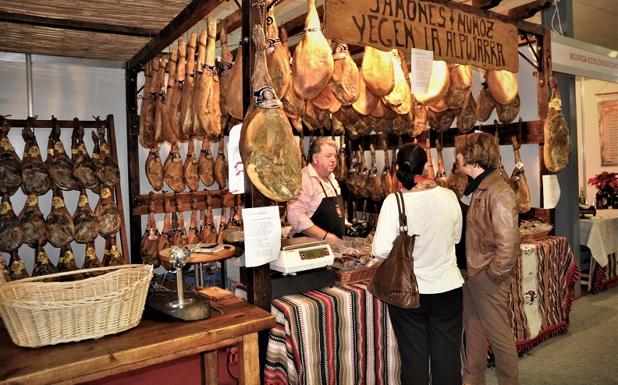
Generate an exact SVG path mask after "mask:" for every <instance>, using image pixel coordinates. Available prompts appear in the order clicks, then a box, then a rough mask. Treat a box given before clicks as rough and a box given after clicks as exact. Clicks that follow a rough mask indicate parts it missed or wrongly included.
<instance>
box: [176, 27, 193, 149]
mask: <svg viewBox="0 0 618 385" xmlns="http://www.w3.org/2000/svg"><path fill="white" fill-rule="evenodd" d="M196 46H197V35H196V34H195V32H193V33H191V37H190V39H189V46H188V48H187V60H186V61H187V65H186V67H185V78H184V79H185V80H184V84H183V86H182V96H181V98H180V130H181V131H182V136H183V137H187V138H190V137H193V135H194V132H193V92H194V89H195V73H194V71H195V47H196Z"/></svg>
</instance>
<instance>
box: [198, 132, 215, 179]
mask: <svg viewBox="0 0 618 385" xmlns="http://www.w3.org/2000/svg"><path fill="white" fill-rule="evenodd" d="M197 162H198V173H199V176H200V179H201V180H202V183H204V184H205V185H206V187H210V186H212V185H213V184H214V183H215V160H214V158H213V157H212V152H211V151H210V141H209V140H208V138H207V137H206V138H204V139H203V140H202V151H200V157H199V159H198V161H197Z"/></svg>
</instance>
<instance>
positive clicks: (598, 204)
mask: <svg viewBox="0 0 618 385" xmlns="http://www.w3.org/2000/svg"><path fill="white" fill-rule="evenodd" d="M603 196H604V194H603V190H601V189H598V190H597V194H596V196H595V206H596V208H597V210H601V209H602V208H603Z"/></svg>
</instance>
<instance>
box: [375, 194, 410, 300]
mask: <svg viewBox="0 0 618 385" xmlns="http://www.w3.org/2000/svg"><path fill="white" fill-rule="evenodd" d="M395 196H396V198H397V208H398V210H399V235H397V238H395V240H394V241H393V248H392V249H391V252H390V254H389V255H388V258H386V260H384V261H383V262H382V264H381V265H380V266H379V267H378V268H377V269H376V271H375V273H374V275H373V278H372V279H371V281H370V282H369V284H368V285H367V290H368V291H369V292H370V293H371V294H373V295H374V296H376V297H378V298H379V299H381V300H382V301H383V302H386V303H388V304H391V305H395V306H398V307H401V308H404V309H416V308H418V307H419V306H420V302H419V300H420V298H419V292H418V283H417V282H416V276H415V275H414V259H413V258H412V251H413V250H414V240H415V238H416V237H417V235H408V225H407V219H406V210H405V206H404V203H403V194H402V193H401V192H397V194H396V195H395Z"/></svg>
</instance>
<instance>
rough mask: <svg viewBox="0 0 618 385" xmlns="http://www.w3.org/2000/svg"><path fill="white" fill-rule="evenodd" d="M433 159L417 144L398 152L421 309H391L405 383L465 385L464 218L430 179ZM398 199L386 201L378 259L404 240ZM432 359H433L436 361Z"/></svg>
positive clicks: (450, 195)
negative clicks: (458, 251) (460, 251)
mask: <svg viewBox="0 0 618 385" xmlns="http://www.w3.org/2000/svg"><path fill="white" fill-rule="evenodd" d="M426 163H427V155H426V154H425V150H424V149H423V148H421V147H420V146H418V145H416V144H406V145H404V146H402V147H401V148H400V149H399V152H398V153H397V178H398V179H399V182H401V184H402V185H403V198H404V204H405V209H406V216H407V220H408V223H407V224H408V234H410V235H418V236H417V237H416V239H415V243H414V251H413V254H412V256H413V258H414V273H415V275H416V280H417V282H418V288H419V292H420V307H419V308H418V309H403V308H400V307H397V306H393V305H388V309H389V313H390V317H391V324H392V326H393V330H394V332H395V336H396V337H397V343H398V345H399V353H400V356H401V383H402V384H406V385H410V384H413V385H416V384H418V385H427V384H429V376H430V362H431V383H432V384H433V385H455V384H461V365H460V346H461V329H462V309H463V305H462V304H463V295H462V285H463V282H464V280H463V278H462V276H461V273H460V271H459V268H458V267H457V258H456V256H455V244H456V243H459V239H460V236H461V226H462V215H461V209H460V208H459V203H458V201H457V197H456V196H455V194H454V193H453V192H452V191H451V190H448V189H446V188H442V187H439V186H437V185H436V183H435V182H434V181H433V180H430V179H427V178H426V177H424V174H425V171H426ZM398 231H399V224H398V210H397V201H396V198H395V194H390V195H389V196H387V197H386V199H385V200H384V203H383V204H382V208H381V210H380V217H379V218H378V224H377V228H376V233H375V236H374V238H373V245H372V249H373V255H375V256H376V257H380V258H387V257H388V255H389V253H390V251H391V248H392V246H393V241H394V240H395V238H396V237H397V235H398ZM430 357H431V359H430Z"/></svg>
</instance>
